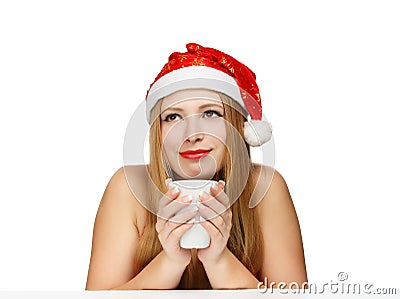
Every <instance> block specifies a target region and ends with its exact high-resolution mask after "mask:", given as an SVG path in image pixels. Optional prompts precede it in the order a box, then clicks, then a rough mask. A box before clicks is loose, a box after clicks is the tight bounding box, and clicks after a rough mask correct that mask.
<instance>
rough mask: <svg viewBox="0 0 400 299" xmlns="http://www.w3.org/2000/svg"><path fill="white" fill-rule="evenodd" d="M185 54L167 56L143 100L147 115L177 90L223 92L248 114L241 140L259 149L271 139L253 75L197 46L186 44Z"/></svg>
mask: <svg viewBox="0 0 400 299" xmlns="http://www.w3.org/2000/svg"><path fill="white" fill-rule="evenodd" d="M186 48H187V52H186V53H178V52H174V53H172V54H171V55H170V56H169V59H168V62H167V63H166V64H165V65H164V67H163V69H162V70H161V72H160V73H159V74H158V76H157V77H156V79H155V80H154V82H153V83H152V84H151V85H150V89H149V90H148V91H147V97H146V114H147V115H146V116H147V120H148V121H150V112H151V109H152V108H153V107H154V105H155V104H156V103H157V102H158V100H160V99H161V98H163V97H166V96H168V95H170V94H172V93H174V92H176V91H179V90H183V89H191V88H205V89H210V90H214V91H217V92H222V93H224V94H226V95H227V96H229V97H231V98H232V99H233V100H235V101H236V102H237V103H238V104H240V106H241V107H242V108H243V109H244V110H245V112H246V113H247V114H248V115H246V117H247V121H246V122H245V124H244V137H245V140H246V142H247V143H248V144H249V145H251V146H260V145H262V144H263V143H265V142H267V141H269V140H270V139H271V136H272V127H271V124H270V123H268V122H267V121H266V120H263V119H262V118H263V116H262V105H261V98H260V94H259V90H258V86H257V83H256V75H255V74H254V73H253V72H252V71H251V70H250V69H249V68H248V67H247V66H245V65H244V64H242V63H240V62H239V61H237V60H236V59H234V58H233V57H231V56H229V55H227V54H225V53H223V52H221V51H218V50H216V49H212V48H205V47H202V46H200V45H198V44H194V43H190V44H187V45H186Z"/></svg>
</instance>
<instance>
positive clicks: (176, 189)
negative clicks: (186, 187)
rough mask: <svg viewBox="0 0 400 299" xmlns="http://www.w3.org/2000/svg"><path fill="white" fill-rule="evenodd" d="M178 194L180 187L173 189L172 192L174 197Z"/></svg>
mask: <svg viewBox="0 0 400 299" xmlns="http://www.w3.org/2000/svg"><path fill="white" fill-rule="evenodd" d="M178 193H179V189H178V187H174V188H173V189H172V191H171V194H172V195H175V194H178Z"/></svg>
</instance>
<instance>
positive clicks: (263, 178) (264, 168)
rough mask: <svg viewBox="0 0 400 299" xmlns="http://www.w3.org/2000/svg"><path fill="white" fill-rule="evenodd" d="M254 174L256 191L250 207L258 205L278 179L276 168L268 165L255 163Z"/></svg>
mask: <svg viewBox="0 0 400 299" xmlns="http://www.w3.org/2000/svg"><path fill="white" fill-rule="evenodd" d="M253 169H254V175H253V176H252V178H253V180H254V182H253V183H254V186H255V187H254V191H253V194H252V196H251V198H250V201H249V207H250V208H254V207H256V206H257V205H258V204H259V203H260V202H261V201H262V200H263V199H264V198H265V196H266V194H267V192H268V190H269V189H270V187H271V185H272V181H273V180H274V178H275V180H276V175H279V174H278V173H277V174H276V173H275V172H276V170H275V169H274V168H273V167H271V166H268V165H262V164H256V163H253Z"/></svg>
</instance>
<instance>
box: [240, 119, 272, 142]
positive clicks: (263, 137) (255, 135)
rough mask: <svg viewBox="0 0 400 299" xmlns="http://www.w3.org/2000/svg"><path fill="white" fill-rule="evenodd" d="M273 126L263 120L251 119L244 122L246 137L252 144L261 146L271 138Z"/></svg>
mask: <svg viewBox="0 0 400 299" xmlns="http://www.w3.org/2000/svg"><path fill="white" fill-rule="evenodd" d="M271 136H272V126H271V124H270V123H268V122H266V121H263V120H249V121H246V122H245V123H244V139H245V140H246V142H247V143H248V144H249V145H251V146H260V145H262V144H264V143H266V142H267V141H269V140H270V139H271Z"/></svg>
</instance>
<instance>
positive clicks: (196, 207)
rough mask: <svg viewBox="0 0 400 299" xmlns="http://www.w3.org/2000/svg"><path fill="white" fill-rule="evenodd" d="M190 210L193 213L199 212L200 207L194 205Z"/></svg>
mask: <svg viewBox="0 0 400 299" xmlns="http://www.w3.org/2000/svg"><path fill="white" fill-rule="evenodd" d="M190 210H191V211H198V210H199V207H198V205H193V206H192V207H191V209H190Z"/></svg>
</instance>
